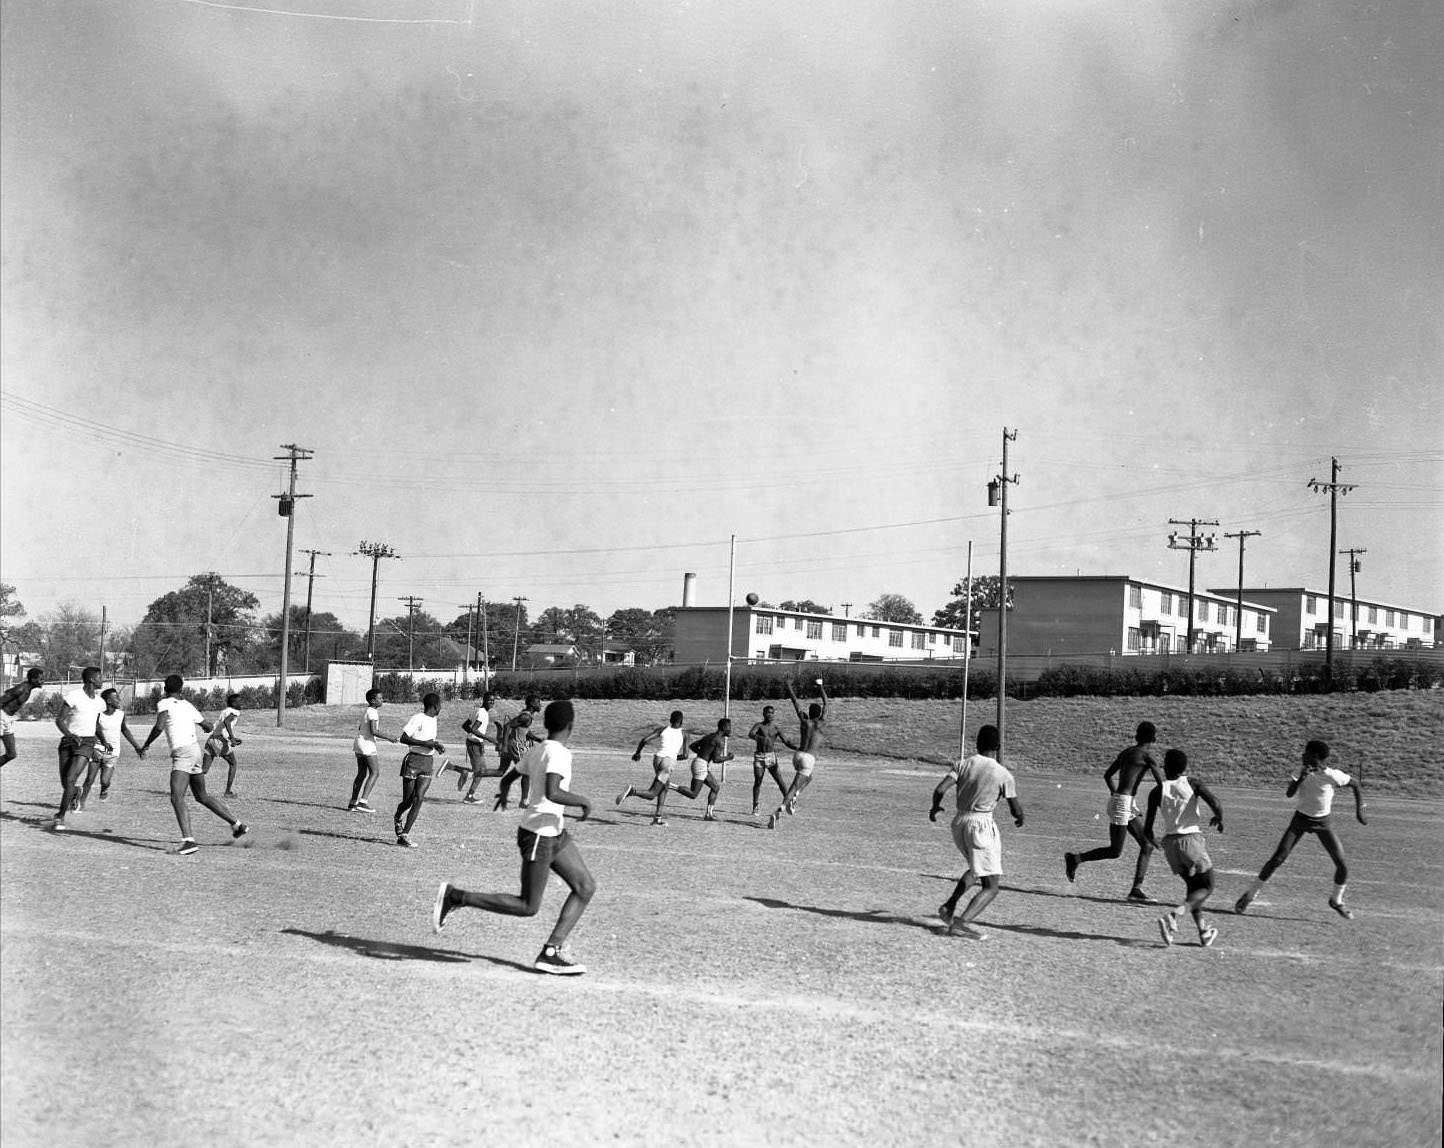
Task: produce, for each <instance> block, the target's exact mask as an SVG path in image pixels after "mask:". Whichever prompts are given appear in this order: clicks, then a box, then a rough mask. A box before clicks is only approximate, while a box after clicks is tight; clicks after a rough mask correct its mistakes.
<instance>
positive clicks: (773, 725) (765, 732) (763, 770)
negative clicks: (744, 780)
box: [747, 706, 797, 817]
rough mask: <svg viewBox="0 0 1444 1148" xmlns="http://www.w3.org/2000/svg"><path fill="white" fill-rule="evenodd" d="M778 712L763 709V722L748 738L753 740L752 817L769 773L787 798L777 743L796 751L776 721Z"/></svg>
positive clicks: (748, 734)
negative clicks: (779, 764)
mask: <svg viewBox="0 0 1444 1148" xmlns="http://www.w3.org/2000/svg"><path fill="white" fill-rule="evenodd" d="M776 713H777V711H776V709H774V708H773V707H772V706H763V707H762V720H761V721H759V722H754V723H753V726H752V728H751V729H749V730H748V731H747V736H748V737H750V738H751V739H752V745H753V748H752V816H753V817H756V816H757V805H758V803H759V802H760V801H761V800H762V779H763V778H764V777H766V776H767V775H768V774H769V773H770V774H772V780H773V781H775V782H777V792H778V793H780V794H781V795H782V797H783V800H786V798H787V783H786V782H784V781H783V780H782V772H781V771H780V770H779V769H778V768H777V743H778V742H779V741H780V742H781V743H782V744H783V745H785V746H786V747H787V748H788V749H796V748H797V747H796V746H794V745H793V744H792V742H790V741H788V740H787V735H786V734H784V733H783V732H782V727H781V726H779V725H778V724H777V722H776V720H775V715H776Z"/></svg>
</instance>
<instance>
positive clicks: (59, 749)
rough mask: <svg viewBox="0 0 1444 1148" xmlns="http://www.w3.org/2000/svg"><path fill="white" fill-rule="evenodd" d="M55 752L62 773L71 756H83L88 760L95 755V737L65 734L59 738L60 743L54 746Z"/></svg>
mask: <svg viewBox="0 0 1444 1148" xmlns="http://www.w3.org/2000/svg"><path fill="white" fill-rule="evenodd" d="M55 752H56V755H57V756H58V757H59V758H60V769H61V772H62V773H63V772H64V771H65V767H66V766H67V765H69V764H70V760H71V758H73V757H83V758H84V759H85V760H86V761H89V760H90V759H91V758H92V757H93V756H94V755H95V738H93V737H76V736H74V735H73V734H66V735H65V736H64V737H62V738H61V739H60V744H59V745H57V746H56V747H55Z"/></svg>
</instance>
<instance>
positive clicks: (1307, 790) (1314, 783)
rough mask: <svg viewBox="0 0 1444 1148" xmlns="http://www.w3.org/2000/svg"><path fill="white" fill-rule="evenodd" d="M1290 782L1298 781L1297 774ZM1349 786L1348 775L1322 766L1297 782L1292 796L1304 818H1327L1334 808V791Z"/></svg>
mask: <svg viewBox="0 0 1444 1148" xmlns="http://www.w3.org/2000/svg"><path fill="white" fill-rule="evenodd" d="M1290 780H1292V781H1298V774H1295V775H1294V776H1293V777H1292V778H1291V779H1290ZM1348 784H1349V775H1348V774H1347V773H1341V772H1340V771H1339V770H1337V769H1330V768H1329V767H1328V766H1324V767H1323V768H1322V769H1315V770H1313V771H1312V772H1310V773H1308V774H1306V775H1305V776H1304V779H1303V780H1302V781H1300V782H1299V787H1298V789H1296V790H1294V796H1295V797H1296V798H1297V799H1298V803H1299V804H1298V811H1299V812H1300V813H1302V814H1303V815H1304V816H1305V817H1327V816H1328V815H1329V811H1330V810H1331V809H1333V808H1334V790H1335V789H1338V788H1339V787H1341V786H1345V785H1348Z"/></svg>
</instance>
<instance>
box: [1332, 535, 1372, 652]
mask: <svg viewBox="0 0 1444 1148" xmlns="http://www.w3.org/2000/svg"><path fill="white" fill-rule="evenodd" d="M1339 553H1340V554H1347V555H1348V556H1349V618H1350V622H1349V649H1351V650H1357V649H1358V648H1359V583H1358V574H1359V571H1360V570H1362V569H1363V568H1364V564H1363V563H1362V562H1360V561H1359V555H1360V554H1367V553H1368V551H1367V550H1365V549H1364V548H1363V547H1362V546H1350V547H1348V548H1347V549H1345V550H1340V551H1339Z"/></svg>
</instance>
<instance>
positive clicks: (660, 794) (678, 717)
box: [616, 710, 687, 825]
mask: <svg viewBox="0 0 1444 1148" xmlns="http://www.w3.org/2000/svg"><path fill="white" fill-rule="evenodd" d="M684 720H685V719H684V718H683V716H682V711H681V710H673V711H672V713H671V715H670V716H669V717H668V718H667V724H666V725H659V726H653V727H652V729H651V730H650V731H648V732H647V733H646V734H645V735H644V736H643V738H642V740H641V741H639V742H638V743H637V751H636V752H635V753H634V754H632V760H633V761H641V760H642V750H643V749H645V748H646V746H647V743H648V742H651V741H656V742H657V743H658V744H657V752H656V753H654V754H652V784H651V786H649V787H648V788H647V789H638V788H637V787H636V786H635V785H629V786H627V788H626V789H624V790H622V792H621V793H619V794H617V801H616V803H617V804H618V805H621V804H622V802H624V801H626V800H627V798H629V797H640V798H641V799H642V800H643V801H655V802H656V803H657V808H656V809H655V810H654V811H653V813H652V824H653V825H666V824H667V823H666V821H664V820H663V819H662V807H663V806H664V805H666V804H667V794H668V793H669V792H670V788H669V786H668V782H670V781H671V780H672V769H673V767H674V766H676V765H677V763H678V762H682V761H686V760H687V731H686V730H684V729H683V728H682V722H683V721H684Z"/></svg>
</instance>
